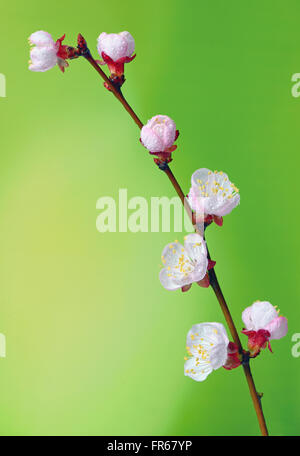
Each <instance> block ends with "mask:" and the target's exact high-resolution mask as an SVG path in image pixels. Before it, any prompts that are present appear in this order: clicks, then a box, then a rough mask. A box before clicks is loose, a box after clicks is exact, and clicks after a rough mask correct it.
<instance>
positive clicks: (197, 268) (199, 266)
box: [184, 233, 208, 282]
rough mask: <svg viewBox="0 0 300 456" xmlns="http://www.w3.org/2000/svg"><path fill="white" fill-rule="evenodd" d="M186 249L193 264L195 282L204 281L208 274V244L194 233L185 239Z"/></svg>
mask: <svg viewBox="0 0 300 456" xmlns="http://www.w3.org/2000/svg"><path fill="white" fill-rule="evenodd" d="M184 248H185V250H186V252H187V255H188V256H189V257H190V258H191V260H192V262H193V266H194V269H193V272H192V278H193V281H194V282H198V281H199V280H202V279H203V277H204V276H205V274H206V272H207V266H208V259H207V249H206V243H205V241H204V239H203V238H202V236H200V235H199V234H196V233H192V234H189V235H187V236H186V237H185V241H184Z"/></svg>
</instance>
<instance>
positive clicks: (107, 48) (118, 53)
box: [97, 32, 135, 85]
mask: <svg viewBox="0 0 300 456" xmlns="http://www.w3.org/2000/svg"><path fill="white" fill-rule="evenodd" d="M134 46H135V44H134V39H133V37H132V36H131V34H130V33H129V32H121V33H105V32H103V33H101V35H99V37H98V44H97V49H98V52H99V54H100V57H102V59H103V61H98V63H100V65H105V64H107V66H108V68H109V71H110V73H111V76H112V77H113V78H116V77H117V78H119V79H120V78H121V77H122V76H123V75H124V63H129V62H131V61H132V60H133V59H134V57H135V55H132V54H133V53H134ZM122 82H124V81H119V83H122ZM120 85H121V84H120Z"/></svg>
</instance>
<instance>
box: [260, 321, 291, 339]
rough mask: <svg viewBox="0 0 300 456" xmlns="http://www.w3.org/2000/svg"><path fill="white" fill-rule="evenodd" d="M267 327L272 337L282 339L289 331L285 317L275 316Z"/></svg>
mask: <svg viewBox="0 0 300 456" xmlns="http://www.w3.org/2000/svg"><path fill="white" fill-rule="evenodd" d="M265 329H266V330H267V331H269V333H270V334H271V337H270V339H281V338H282V337H284V336H285V335H286V334H287V332H288V323H287V319H286V318H285V317H277V318H274V320H272V321H271V322H270V323H269V324H268V325H267V326H266V327H265Z"/></svg>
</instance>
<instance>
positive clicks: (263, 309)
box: [251, 301, 278, 331]
mask: <svg viewBox="0 0 300 456" xmlns="http://www.w3.org/2000/svg"><path fill="white" fill-rule="evenodd" d="M277 316H278V315H277V311H276V309H275V307H274V306H272V304H271V303H270V302H268V301H257V302H255V303H253V304H252V306H251V320H252V324H253V328H251V329H254V330H255V331H258V330H259V329H266V326H267V325H268V324H269V323H270V322H271V321H272V320H273V319H274V318H276V317H277Z"/></svg>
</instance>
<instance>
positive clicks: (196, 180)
mask: <svg viewBox="0 0 300 456" xmlns="http://www.w3.org/2000/svg"><path fill="white" fill-rule="evenodd" d="M209 173H212V171H210V169H207V168H200V169H197V171H195V172H194V173H193V174H192V179H191V181H192V186H193V185H194V186H196V187H198V186H199V184H200V185H201V184H205V183H206V182H207V181H208V177H209V175H210V174H209Z"/></svg>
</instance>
